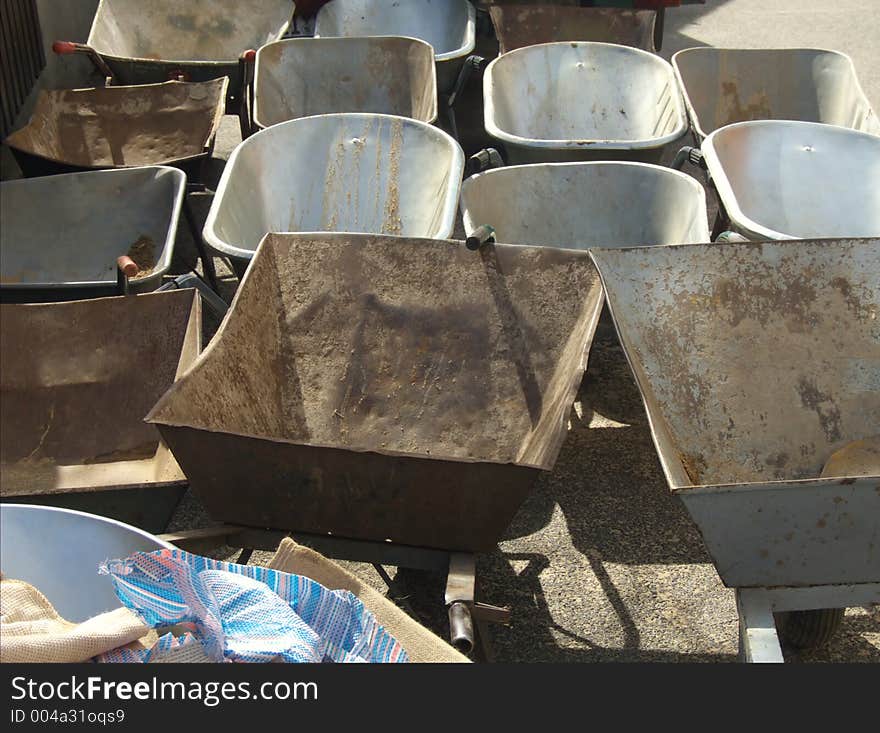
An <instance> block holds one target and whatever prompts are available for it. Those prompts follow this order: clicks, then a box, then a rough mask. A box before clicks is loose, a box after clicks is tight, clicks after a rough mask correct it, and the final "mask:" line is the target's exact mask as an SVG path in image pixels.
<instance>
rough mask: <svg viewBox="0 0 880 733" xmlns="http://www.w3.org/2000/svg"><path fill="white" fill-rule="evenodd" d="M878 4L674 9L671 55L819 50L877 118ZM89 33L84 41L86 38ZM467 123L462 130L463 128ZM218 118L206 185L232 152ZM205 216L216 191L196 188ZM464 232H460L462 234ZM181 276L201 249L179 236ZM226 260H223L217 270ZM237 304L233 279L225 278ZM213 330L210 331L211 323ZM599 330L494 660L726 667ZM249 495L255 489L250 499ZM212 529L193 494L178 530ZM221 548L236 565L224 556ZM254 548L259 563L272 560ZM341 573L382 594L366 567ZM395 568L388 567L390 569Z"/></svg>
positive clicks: (618, 357)
mask: <svg viewBox="0 0 880 733" xmlns="http://www.w3.org/2000/svg"><path fill="white" fill-rule="evenodd" d="M877 11H878V7H877V1H876V0H834V1H833V2H832V1H831V0H709V2H708V4H707V5H706V6H692V7H687V8H680V9H674V10H671V11H669V13H668V19H667V32H666V42H665V45H664V49H663V56H665V57H666V58H668V57H669V56H670V55H671V54H672V53H673V52H674V51H676V50H679V49H681V48H686V47H689V46H693V45H717V46H722V45H727V46H739V47H752V46H754V47H762V46H763V47H779V46H819V47H825V48H833V49H839V50H842V51H845V52H847V53H849V54H850V55H851V56H852V57H853V58H854V60H855V63H856V68H857V70H858V74H859V76H860V78H861V81H862V83H863V86H864V87H865V90H866V92H867V94H868V96H869V98H870V99H871V101H872V103H873V104H874V107H875V108H876V109H880V51H878V47H877V38H880V13H878V12H877ZM80 40H82V39H80ZM460 122H461V121H460ZM464 126H465V127H466V130H465V135H464V136H465V137H468V143H467V144H466V147H472V146H474V145H477V144H480V143H481V140H482V138H481V135H480V130H479V118H478V117H477V118H476V120H475V119H472V118H471V119H468V120H465V122H464ZM238 141H239V136H238V129H237V122H236V120H235V119H234V118H226V119H225V120H224V124H223V128H222V131H221V135H220V137H219V139H218V144H217V148H216V153H215V156H216V160H215V161H214V165H213V166H212V174H211V176H210V179H211V180H213V181H214V182H216V179H217V178H218V177H219V173H220V170H221V169H222V164H223V160H224V159H225V158H227V157H228V155H229V153H230V152H231V150H232V148H233V147H234V146H235V145H236V144H237V143H238ZM193 203H194V205H195V208H196V209H197V211H198V212H200V213H201V214H202V216H204V215H205V214H206V212H207V208H208V206H209V205H210V195H197V196H195V197H194V201H193ZM459 230H460V227H459ZM178 241H179V251H178V257H177V260H176V263H175V267H176V269H177V270H179V271H185V270H186V269H187V268H188V267H190V266H192V265H193V264H194V263H195V252H194V249H193V247H192V244H191V242H190V241H189V238H188V235H187V233H186V232H185V230H184V229H183V228H182V229H181V232H180V235H179V240H178ZM218 262H219V261H218ZM223 287H224V290H225V291H226V294H227V295H231V293H232V292H233V291H234V289H235V287H236V281H235V279H234V278H233V277H232V276H231V274H229V273H226V275H225V277H224V282H223ZM207 326H208V333H207V334H206V337H207V336H210V333H212V331H213V329H214V328H216V322H215V321H214V322H212V321H211V319H208V324H207ZM605 326H606V327H604V328H601V329H600V332H599V334H598V335H597V340H596V342H595V343H594V345H593V349H592V353H591V357H590V363H589V368H588V371H587V375H586V377H585V378H584V381H583V384H582V386H581V389H580V392H579V394H578V398H577V402H576V403H575V406H574V410H573V411H572V414H571V418H570V431H569V434H568V438H567V440H566V442H565V444H564V446H563V449H562V452H561V454H560V456H559V459H558V461H557V463H556V466H555V469H554V470H553V471H552V472H550V473H547V474H545V475H543V476H542V478H541V479H540V480H539V481H538V483H537V485H536V487H535V489H534V491H533V493H532V495H531V497H530V498H529V499H528V500H527V501H526V503H525V504H524V505H523V507H522V509H521V510H520V512H519V514H518V515H517V517H516V519H515V520H514V522H513V524H512V525H511V527H510V528H509V530H508V532H507V534H506V536H505V538H504V540H503V541H502V542H501V543H500V544H499V546H498V547H497V549H496V550H495V551H494V552H493V553H491V554H486V555H483V556H481V557H480V558H479V561H478V575H479V589H478V590H479V597H480V599H481V600H483V601H485V602H487V603H491V604H495V605H503V606H508V607H509V608H510V609H511V611H512V622H511V624H510V626H508V627H494V628H493V630H492V634H491V642H492V647H493V657H494V659H495V660H496V661H502V662H524V661H565V662H594V661H733V660H735V658H736V653H737V616H736V610H735V607H734V602H733V594H732V592H731V591H730V590H728V589H726V588H724V587H723V586H722V584H721V582H720V581H719V579H718V577H717V575H716V573H715V570H714V567H713V566H712V565H711V564H710V562H709V558H708V556H707V554H706V551H705V549H704V547H703V544H702V541H701V539H700V535H699V533H698V532H697V530H696V527H695V526H694V525H693V523H692V522H691V521H690V519H689V517H688V516H687V514H686V512H685V511H684V509H683V507H682V505H681V504H680V503H679V502H678V501H677V500H675V499H673V498H672V496H671V495H670V493H669V491H668V489H667V486H666V482H665V480H664V478H663V475H662V472H661V469H660V466H659V463H658V460H657V458H656V454H655V450H654V446H653V443H652V441H651V437H650V432H649V429H648V425H647V420H646V417H645V413H644V410H643V408H642V405H641V401H640V398H639V395H638V391H637V389H636V387H635V384H634V382H633V380H632V376H631V373H630V371H629V368H628V366H627V364H626V361H625V359H624V357H623V353H622V351H621V349H620V347H619V345H618V343H617V339H616V336H615V335H614V333H613V331H612V330H610V329H609V328H608V327H607V324H605ZM245 495H246V494H245ZM209 523H211V521H210V518H209V517H207V516H206V515H205V513H204V510H203V509H202V507H201V505H200V504H199V502H198V501H197V500H196V499H195V498H194V497H193V496H192V495H189V494H188V495H187V497H186V498H185V500H184V502H183V504H182V505H181V507H180V508H179V510H178V512H177V514H176V516H175V519H174V522H173V525H172V527H171V529H184V528H193V527H198V526H204V525H205V524H209ZM219 554H221V555H223V556H226V557H229V558H234V557H235V556H236V553H234V552H233V550H232V549H230V548H226V549H225V550H222V551H220V553H219ZM267 558H268V555H267V554H266V553H257V554H256V555H255V557H254V561H256V562H265V561H266V559H267ZM348 566H349V567H350V568H351V569H353V570H354V571H355V572H357V573H358V574H359V575H360V576H361V577H363V578H364V579H365V580H367V581H368V582H370V583H371V584H373V585H375V586H376V587H378V588H384V586H383V584H382V582H381V580H380V578H379V576H378V574H377V573H376V571H375V570H374V569H373V568H372V567H371V566H369V565H362V564H357V563H350V564H348ZM390 570H391V572H392V575H394V574H395V572H394V569H390ZM395 592H396V593H397V594H398V595H402V596H404V597H405V600H406V603H407V605H408V606H409V607H410V608H412V609H414V612H415V613H416V615H417V616H418V617H419V618H420V619H421V620H422V621H423V622H424V623H426V624H427V625H429V626H430V627H432V628H434V629H435V630H436V631H437V632H438V633H441V634H445V632H446V619H445V613H444V611H443V579H442V578H441V577H439V576H432V575H427V574H420V573H414V572H411V571H400V572H398V573H397V587H396V589H395ZM786 657H787V659H788V660H789V661H874V662H877V661H880V620H878V619H877V618H876V617H875V618H872V617H871V616H869V615H868V614H867V613H866V612H865V611H864V610H862V609H850V610H849V611H848V612H847V615H846V618H845V620H844V624H843V627H842V628H841V630H840V632H839V633H838V635H837V637H836V638H835V639H834V640H833V641H832V643H831V644H830V645H828V646H827V647H826V648H824V649H821V650H818V651H813V652H810V653H797V652H795V651H794V650H786Z"/></svg>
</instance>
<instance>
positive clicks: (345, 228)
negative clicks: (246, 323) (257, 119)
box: [204, 114, 464, 265]
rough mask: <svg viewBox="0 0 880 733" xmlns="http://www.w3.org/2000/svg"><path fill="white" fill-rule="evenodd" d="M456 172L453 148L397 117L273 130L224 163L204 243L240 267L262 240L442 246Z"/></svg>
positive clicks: (434, 132)
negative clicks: (426, 240)
mask: <svg viewBox="0 0 880 733" xmlns="http://www.w3.org/2000/svg"><path fill="white" fill-rule="evenodd" d="M463 169H464V153H463V152H462V150H461V148H460V147H459V145H458V143H457V142H455V140H454V139H453V138H451V137H450V136H449V135H447V134H446V133H445V132H443V131H442V130H438V129H437V128H436V127H432V126H431V125H427V124H425V123H423V122H416V121H415V120H411V119H407V118H404V117H394V116H391V115H371V114H338V115H318V116H315V117H304V118H301V119H298V120H292V121H290V122H284V123H281V124H279V125H273V126H272V127H269V128H267V129H265V130H263V131H261V132H258V133H257V134H255V135H253V136H252V137H250V138H248V139H247V140H245V141H244V142H243V143H242V144H241V145H239V146H238V147H237V148H236V149H235V151H234V152H233V153H232V155H231V156H230V158H229V162H228V164H227V165H226V168H225V170H224V171H223V177H222V178H221V179H220V183H219V185H218V186H217V193H216V195H215V196H214V201H213V203H212V205H211V210H210V211H209V213H208V218H207V220H206V222H205V229H204V236H205V241H206V242H207V243H208V245H209V246H210V247H211V248H213V249H214V250H215V251H217V252H218V253H219V254H220V255H225V256H228V257H231V258H233V260H234V261H235V260H237V261H238V262H239V263H243V264H244V265H246V264H247V262H248V261H249V260H250V259H251V258H252V257H253V255H254V250H256V248H257V245H258V244H259V243H260V240H261V239H262V238H263V236H264V235H265V234H267V233H268V232H319V231H339V232H363V233H367V234H395V235H401V236H407V237H433V238H437V239H442V238H444V237H448V236H450V235H451V234H452V230H453V228H454V226H455V215H456V207H457V206H458V192H459V189H460V186H461V175H462V170H463Z"/></svg>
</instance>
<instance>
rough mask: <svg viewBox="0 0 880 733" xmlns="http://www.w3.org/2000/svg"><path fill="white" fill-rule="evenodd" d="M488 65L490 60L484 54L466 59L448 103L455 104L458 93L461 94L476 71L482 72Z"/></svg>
mask: <svg viewBox="0 0 880 733" xmlns="http://www.w3.org/2000/svg"><path fill="white" fill-rule="evenodd" d="M488 65H489V62H488V60H487V59H485V58H483V57H482V56H477V55H471V56H468V57H467V58H466V59H465V60H464V63H463V64H462V65H461V70H460V71H459V72H458V78H456V80H455V86H454V87H453V88H452V93H451V94H450V95H449V99H448V104H449V106H450V107H452V106H453V105H454V104H455V100H456V99H458V95H459V94H461V92H462V90H463V89H464V88H465V86H466V85H467V83H468V81H469V80H470V78H471V76H472V75H473V74H475V73H476V74H482V73H483V71H485V69H486V67H487V66H488Z"/></svg>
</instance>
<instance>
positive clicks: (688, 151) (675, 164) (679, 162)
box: [669, 145, 706, 171]
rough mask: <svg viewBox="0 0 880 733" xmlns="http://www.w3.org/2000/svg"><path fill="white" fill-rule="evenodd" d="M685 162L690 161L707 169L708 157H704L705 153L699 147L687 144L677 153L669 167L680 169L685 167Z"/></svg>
mask: <svg viewBox="0 0 880 733" xmlns="http://www.w3.org/2000/svg"><path fill="white" fill-rule="evenodd" d="M685 163H690V164H691V165H695V166H697V167H698V168H702V169H703V170H706V159H705V158H704V157H703V153H702V152H701V151H700V149H699V148H694V147H691V146H690V145H685V146H684V147H683V148H681V149H680V150H679V151H678V152H677V153H676V154H675V157H674V158H673V159H672V162H671V163H670V164H669V167H670V168H672V169H673V170H677V171H680V170H681V169H682V168H684V164H685Z"/></svg>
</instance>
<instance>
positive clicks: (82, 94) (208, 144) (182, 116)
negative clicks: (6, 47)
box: [6, 78, 228, 178]
mask: <svg viewBox="0 0 880 733" xmlns="http://www.w3.org/2000/svg"><path fill="white" fill-rule="evenodd" d="M227 86H228V80H227V79H226V78H222V79H213V80H211V81H206V82H179V81H168V82H164V83H162V84H145V85H143V86H130V87H113V86H110V87H99V88H97V89H58V90H43V91H41V92H40V93H39V96H38V97H37V101H36V106H35V107H34V112H33V114H32V115H31V119H30V121H29V122H28V124H27V125H26V126H25V127H23V128H21V129H20V130H18V131H16V132H14V133H12V135H10V136H9V137H8V138H7V139H6V144H7V145H8V146H9V147H10V149H11V150H12V152H13V154H14V155H15V159H16V161H17V162H18V165H19V167H20V168H21V170H22V172H23V173H24V174H25V175H26V176H43V175H51V174H55V173H71V172H75V171H83V170H93V169H100V168H126V167H132V166H143V165H173V166H175V167H178V168H180V169H181V170H183V171H184V172H186V173H188V174H189V176H190V178H193V177H198V174H199V172H200V167H201V165H202V163H203V162H204V160H205V159H206V158H208V157H210V155H211V152H212V150H213V148H214V138H215V136H216V134H217V128H218V127H219V126H220V120H221V119H222V116H223V109H224V103H225V99H226V88H227Z"/></svg>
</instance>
